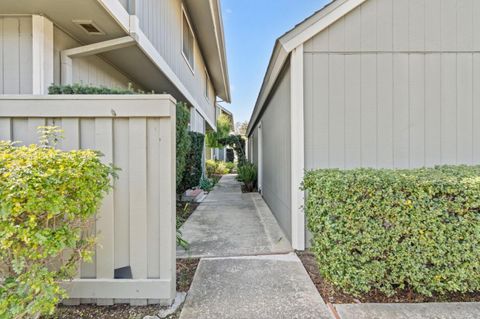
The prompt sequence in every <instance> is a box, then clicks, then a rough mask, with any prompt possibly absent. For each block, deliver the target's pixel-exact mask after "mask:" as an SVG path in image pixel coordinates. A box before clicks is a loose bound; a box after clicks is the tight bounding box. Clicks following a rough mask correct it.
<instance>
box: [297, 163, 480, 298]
mask: <svg viewBox="0 0 480 319" xmlns="http://www.w3.org/2000/svg"><path fill="white" fill-rule="evenodd" d="M303 189H304V190H306V191H307V200H306V214H307V219H308V228H309V230H310V231H311V232H312V234H313V239H312V251H313V252H314V253H315V255H316V258H317V260H318V265H319V269H320V273H321V274H322V275H323V276H324V277H325V278H326V279H327V280H329V281H330V282H331V283H333V284H334V285H336V286H338V287H340V288H342V289H343V290H344V291H346V292H349V293H352V294H355V295H360V294H362V293H367V292H369V291H371V290H377V291H381V292H383V293H385V294H387V295H393V294H395V292H396V291H399V290H403V289H410V290H413V291H415V292H417V293H420V294H424V295H427V296H431V295H432V294H434V293H435V294H445V293H450V292H459V293H465V292H473V291H480V275H479V274H480V166H475V167H467V166H457V167H453V166H442V167H437V168H431V169H415V170H374V169H356V170H351V171H340V170H317V171H311V172H307V173H306V176H305V180H304V183H303Z"/></svg>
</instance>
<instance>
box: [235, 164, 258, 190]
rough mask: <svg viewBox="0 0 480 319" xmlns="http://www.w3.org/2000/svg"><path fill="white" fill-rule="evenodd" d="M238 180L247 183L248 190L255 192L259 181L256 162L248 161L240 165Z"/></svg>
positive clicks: (246, 188)
mask: <svg viewBox="0 0 480 319" xmlns="http://www.w3.org/2000/svg"><path fill="white" fill-rule="evenodd" d="M237 171H238V180H239V181H241V182H243V183H244V184H245V190H246V191H247V192H253V190H254V189H255V183H256V182H257V167H256V166H255V164H252V163H249V162H246V163H244V164H243V165H239V166H238V169H237Z"/></svg>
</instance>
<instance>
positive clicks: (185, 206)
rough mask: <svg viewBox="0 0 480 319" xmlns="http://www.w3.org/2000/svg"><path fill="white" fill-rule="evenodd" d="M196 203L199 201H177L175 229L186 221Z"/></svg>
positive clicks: (195, 207)
mask: <svg viewBox="0 0 480 319" xmlns="http://www.w3.org/2000/svg"><path fill="white" fill-rule="evenodd" d="M198 205H200V203H196V202H182V201H177V229H178V228H180V227H181V226H182V225H183V224H184V223H185V222H186V221H187V219H188V217H190V215H192V213H193V212H194V211H195V209H197V207H198Z"/></svg>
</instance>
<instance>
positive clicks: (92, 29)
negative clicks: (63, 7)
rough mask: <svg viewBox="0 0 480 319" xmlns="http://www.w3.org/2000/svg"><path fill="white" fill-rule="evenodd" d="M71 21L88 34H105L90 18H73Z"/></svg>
mask: <svg viewBox="0 0 480 319" xmlns="http://www.w3.org/2000/svg"><path fill="white" fill-rule="evenodd" d="M72 22H73V23H75V24H76V25H78V26H79V27H80V28H81V29H82V30H83V31H85V32H86V33H87V34H90V35H105V32H103V31H102V29H100V28H99V27H98V25H96V24H95V22H93V21H92V20H73V21H72Z"/></svg>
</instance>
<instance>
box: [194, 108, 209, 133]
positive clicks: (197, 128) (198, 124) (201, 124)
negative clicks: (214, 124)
mask: <svg viewBox="0 0 480 319" xmlns="http://www.w3.org/2000/svg"><path fill="white" fill-rule="evenodd" d="M190 130H191V131H192V132H197V133H202V134H205V130H206V127H205V120H204V119H203V117H202V115H201V114H200V113H198V111H197V110H195V109H194V108H191V109H190Z"/></svg>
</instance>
